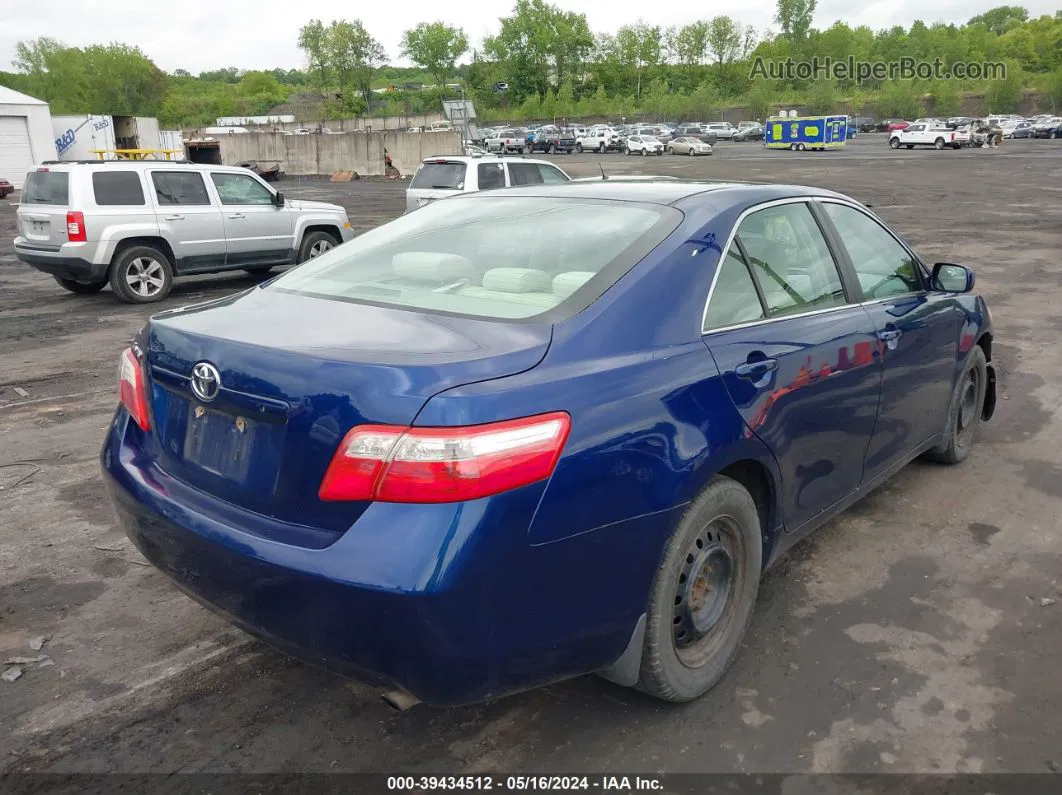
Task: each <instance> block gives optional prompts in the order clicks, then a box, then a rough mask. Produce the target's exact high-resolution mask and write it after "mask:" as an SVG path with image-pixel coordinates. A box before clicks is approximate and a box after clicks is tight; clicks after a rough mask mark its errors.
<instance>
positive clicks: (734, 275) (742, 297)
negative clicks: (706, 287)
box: [704, 246, 763, 331]
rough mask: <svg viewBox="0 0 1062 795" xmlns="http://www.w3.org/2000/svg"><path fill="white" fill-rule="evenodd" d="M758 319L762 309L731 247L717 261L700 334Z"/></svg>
mask: <svg viewBox="0 0 1062 795" xmlns="http://www.w3.org/2000/svg"><path fill="white" fill-rule="evenodd" d="M762 318H763V305H762V304H761V303H760V297H759V295H757V293H756V285H755V283H754V282H753V281H752V276H751V275H750V274H749V269H748V266H747V265H746V264H745V258H744V257H742V256H741V252H740V251H738V250H737V247H736V246H731V247H730V250H729V251H727V252H726V256H725V257H723V258H722V259H721V260H720V261H719V275H718V276H716V277H715V287H714V288H713V289H712V298H711V300H710V301H709V302H708V311H707V313H706V314H705V317H704V330H705V331H710V330H711V329H716V328H722V327H724V326H735V325H737V324H739V323H750V322H752V321H753V320H761V319H762Z"/></svg>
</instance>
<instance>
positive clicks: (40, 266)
mask: <svg viewBox="0 0 1062 795" xmlns="http://www.w3.org/2000/svg"><path fill="white" fill-rule="evenodd" d="M14 248H15V256H16V257H18V259H19V261H20V262H24V263H25V264H27V265H29V266H30V267H32V268H36V269H37V270H39V271H41V272H43V273H47V274H48V275H50V276H59V277H61V278H63V279H74V280H75V281H79V282H98V281H102V280H103V279H106V278H107V267H108V265H107V263H101V264H97V263H94V262H92V261H91V260H89V259H86V258H85V257H83V256H81V255H80V252H70V251H67V250H66V249H67V248H68V247H67V246H63V247H60V248H58V249H51V248H40V247H36V246H32V245H27V244H26V243H25V242H24V241H23V239H22V238H15V245H14Z"/></svg>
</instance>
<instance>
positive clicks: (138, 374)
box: [118, 348, 151, 431]
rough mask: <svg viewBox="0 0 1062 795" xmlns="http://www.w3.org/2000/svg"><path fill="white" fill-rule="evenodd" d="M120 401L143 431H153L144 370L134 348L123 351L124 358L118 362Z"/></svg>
mask: <svg viewBox="0 0 1062 795" xmlns="http://www.w3.org/2000/svg"><path fill="white" fill-rule="evenodd" d="M118 399H119V400H120V401H121V402H122V405H123V406H125V408H126V410H127V411H128V412H129V416H131V417H132V418H133V422H135V423H136V424H137V425H139V426H140V429H141V430H144V431H149V430H151V420H149V419H148V404H147V385H146V384H145V383H144V368H142V367H141V366H140V360H139V359H137V358H136V354H135V353H133V349H132V348H126V349H125V350H124V351H122V358H121V359H120V360H119V362H118Z"/></svg>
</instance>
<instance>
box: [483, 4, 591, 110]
mask: <svg viewBox="0 0 1062 795" xmlns="http://www.w3.org/2000/svg"><path fill="white" fill-rule="evenodd" d="M593 45H594V37H593V34H592V33H591V32H590V26H589V25H588V24H587V22H586V16H585V15H583V14H576V13H575V12H572V11H563V10H561V9H560V8H558V7H556V6H554V5H551V4H550V3H547V2H545V0H516V5H515V7H514V8H513V13H512V14H511V15H510V16H508V17H503V18H502V20H501V30H500V31H499V33H498V35H497V36H491V37H489V38H487V39H486V41H484V43H483V46H484V49H485V50H486V51H487V54H488V55H490V56H491V57H493V58H494V59H496V60H497V61H499V62H500V63H501V64H503V66H504V69H505V73H506V74H507V76H508V80H507V82H508V84H509V90H510V91H511V92H513V93H514V94H515V95H516V97H518V98H523V97H526V96H527V95H528V94H532V93H534V94H543V93H545V91H546V90H547V89H548V88H549V87H550V86H556V85H560V84H562V83H563V82H564V81H565V80H567V79H569V78H571V77H572V76H573V75H574V73H576V72H577V71H578V69H579V67H580V66H581V65H582V64H583V63H584V62H585V61H586V59H587V57H588V56H589V54H590V50H591V48H592V47H593Z"/></svg>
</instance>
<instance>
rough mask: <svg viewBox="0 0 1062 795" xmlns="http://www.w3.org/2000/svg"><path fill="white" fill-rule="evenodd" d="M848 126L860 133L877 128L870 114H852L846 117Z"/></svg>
mask: <svg viewBox="0 0 1062 795" xmlns="http://www.w3.org/2000/svg"><path fill="white" fill-rule="evenodd" d="M848 127H849V128H853V129H855V130H857V131H858V132H861V133H869V132H874V131H875V130H877V129H878V123H877V121H875V120H874V119H873V118H871V117H870V116H852V117H851V118H849V119H848Z"/></svg>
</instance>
